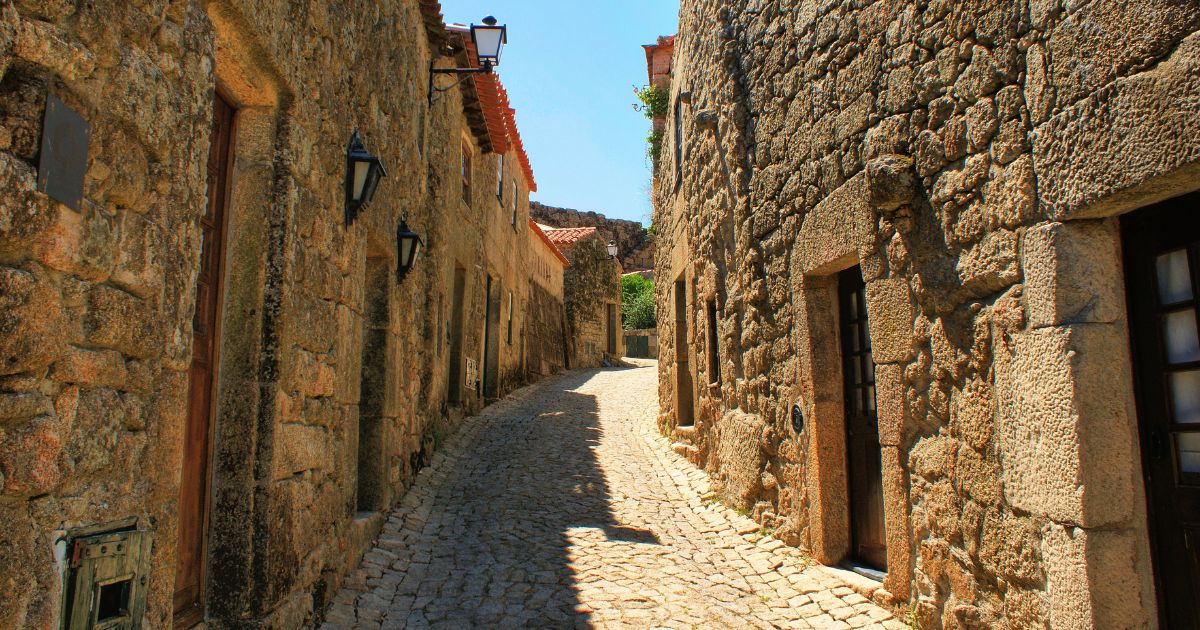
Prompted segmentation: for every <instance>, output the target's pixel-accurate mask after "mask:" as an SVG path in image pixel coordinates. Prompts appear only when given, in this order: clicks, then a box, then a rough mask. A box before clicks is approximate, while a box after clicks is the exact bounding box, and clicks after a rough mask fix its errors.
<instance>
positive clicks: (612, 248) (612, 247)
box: [608, 241, 617, 258]
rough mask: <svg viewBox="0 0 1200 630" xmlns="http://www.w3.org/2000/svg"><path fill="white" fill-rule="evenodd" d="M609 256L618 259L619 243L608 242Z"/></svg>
mask: <svg viewBox="0 0 1200 630" xmlns="http://www.w3.org/2000/svg"><path fill="white" fill-rule="evenodd" d="M608 255H609V257H611V258H616V257H617V242H616V241H609V242H608Z"/></svg>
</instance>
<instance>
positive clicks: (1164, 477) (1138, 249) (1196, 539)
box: [1122, 194, 1200, 629]
mask: <svg viewBox="0 0 1200 630" xmlns="http://www.w3.org/2000/svg"><path fill="white" fill-rule="evenodd" d="M1122 228H1123V232H1124V237H1125V247H1124V250H1125V274H1126V278H1125V284H1126V287H1127V291H1128V294H1129V314H1130V333H1131V345H1132V349H1133V354H1134V363H1135V366H1134V371H1135V380H1136V383H1137V403H1138V419H1139V425H1140V428H1141V429H1140V432H1141V442H1142V465H1143V469H1144V472H1145V477H1146V494H1147V501H1148V508H1149V511H1148V515H1149V518H1150V537H1151V541H1152V543H1153V546H1154V559H1155V574H1156V581H1157V584H1158V588H1157V590H1158V599H1159V611H1160V615H1161V617H1162V627H1164V628H1179V629H1187V628H1191V629H1196V628H1200V597H1198V595H1200V329H1198V328H1197V325H1196V322H1197V308H1198V307H1200V299H1198V296H1200V194H1192V195H1187V196H1184V197H1179V198H1176V199H1172V200H1170V201H1167V202H1164V203H1161V204H1158V205H1157V206H1152V207H1149V208H1143V209H1141V210H1138V211H1137V212H1134V213H1132V214H1130V215H1128V216H1126V217H1124V219H1123V220H1122Z"/></svg>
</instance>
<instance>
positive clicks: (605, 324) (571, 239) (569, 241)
mask: <svg viewBox="0 0 1200 630" xmlns="http://www.w3.org/2000/svg"><path fill="white" fill-rule="evenodd" d="M538 227H540V228H541V229H542V231H543V232H544V233H545V234H546V237H547V238H548V239H549V240H550V242H551V243H552V244H554V246H555V247H557V248H558V249H559V250H560V251H561V252H562V254H563V255H564V256H565V257H566V259H567V260H568V261H569V266H568V267H567V270H566V273H565V274H564V279H563V284H564V294H565V302H566V314H567V346H568V352H567V358H568V360H567V367H570V368H583V367H598V366H601V365H605V364H606V363H608V364H610V365H611V364H612V363H613V362H614V361H616V360H617V359H619V358H620V357H621V356H623V355H624V353H625V347H624V346H625V339H624V336H623V335H622V334H621V262H620V260H619V259H617V258H616V257H615V256H611V255H609V253H608V245H607V244H606V243H605V242H604V241H603V240H601V239H600V235H599V233H598V232H597V231H596V228H594V227H581V228H552V227H550V226H547V225H540V224H539V226H538Z"/></svg>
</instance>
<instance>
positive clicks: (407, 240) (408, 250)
mask: <svg viewBox="0 0 1200 630" xmlns="http://www.w3.org/2000/svg"><path fill="white" fill-rule="evenodd" d="M424 244H425V243H424V242H423V241H422V240H421V237H420V235H418V234H417V233H416V232H413V231H412V230H410V229H408V222H406V221H404V220H403V219H401V220H400V226H399V227H397V228H396V258H397V259H398V260H397V263H396V282H403V281H404V276H407V275H408V272H409V271H410V270H412V268H413V264H414V263H415V262H417V254H419V253H420V252H421V246H422V245H424Z"/></svg>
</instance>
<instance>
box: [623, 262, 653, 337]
mask: <svg viewBox="0 0 1200 630" xmlns="http://www.w3.org/2000/svg"><path fill="white" fill-rule="evenodd" d="M621 323H622V327H623V328H624V329H625V330H641V329H643V328H654V327H655V326H657V325H658V318H657V316H656V315H655V311H654V283H653V282H650V281H649V280H647V279H645V278H643V277H641V276H639V275H630V276H624V277H622V278H621Z"/></svg>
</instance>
